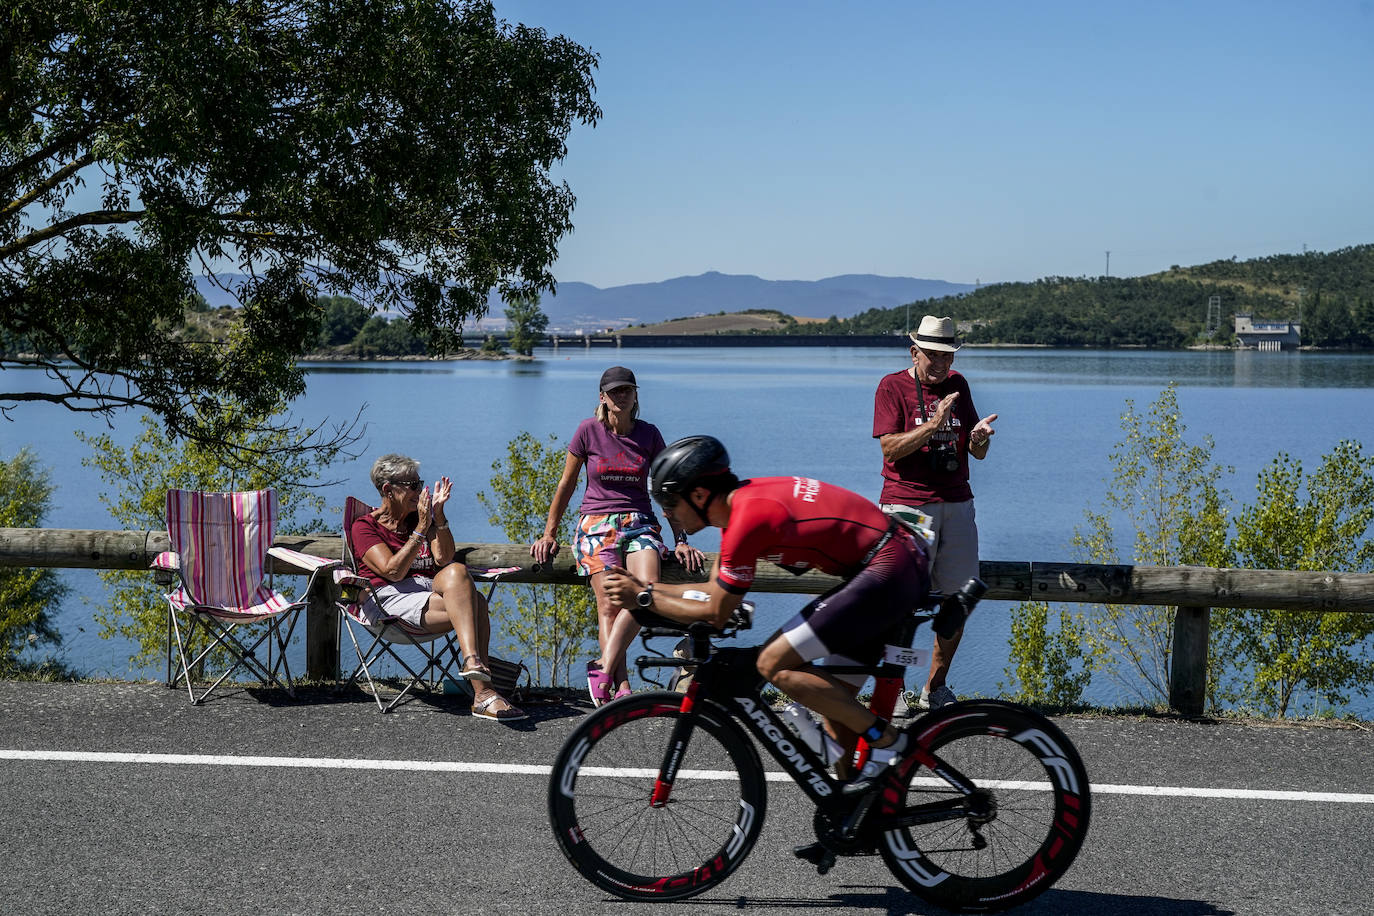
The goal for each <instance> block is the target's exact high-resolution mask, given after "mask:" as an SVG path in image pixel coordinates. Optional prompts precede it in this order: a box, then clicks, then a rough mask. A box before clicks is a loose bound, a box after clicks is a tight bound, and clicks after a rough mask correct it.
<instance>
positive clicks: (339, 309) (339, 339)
mask: <svg viewBox="0 0 1374 916" xmlns="http://www.w3.org/2000/svg"><path fill="white" fill-rule="evenodd" d="M316 305H318V306H319V307H320V308H321V309H323V311H324V314H323V316H322V317H321V319H320V339H319V345H320V346H321V347H340V346H343V345H345V344H350V343H352V342H353V339H354V338H355V337H357V336H358V332H359V331H361V330H362V329H363V325H365V324H367V317H368V315H367V309H365V308H363V306H362V305H361V304H360V303H359V302H358V301H357V300H356V299H350V298H349V297H348V296H321V297H320V298H319V299H317V300H316Z"/></svg>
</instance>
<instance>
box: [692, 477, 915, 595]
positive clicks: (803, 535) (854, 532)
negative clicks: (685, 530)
mask: <svg viewBox="0 0 1374 916" xmlns="http://www.w3.org/2000/svg"><path fill="white" fill-rule="evenodd" d="M888 524H889V521H888V517H887V516H886V515H884V514H883V513H882V510H881V509H879V508H878V507H877V506H875V505H874V504H873V503H871V502H870V501H868V500H867V499H864V498H863V497H862V496H860V495H859V494H858V493H855V492H853V491H851V490H846V489H844V488H843V487H837V486H835V485H834V484H829V483H822V482H821V481H819V480H815V479H814V478H811V477H755V478H753V479H750V480H746V481H745V482H744V485H743V486H741V487H740V488H739V489H737V490H735V491H734V493H733V494H732V496H731V499H730V524H729V525H728V526H726V528H725V530H724V531H722V532H721V535H720V573H719V574H718V575H717V577H716V581H717V582H719V583H720V586H721V588H723V589H725V590H726V591H729V592H734V593H735V594H742V593H743V592H746V591H748V590H749V586H751V585H752V584H753V583H754V571H755V568H756V567H757V565H758V561H759V560H767V561H769V562H770V563H776V564H777V565H779V566H781V567H782V568H783V569H786V570H788V571H789V572H793V573H796V574H797V575H800V574H802V573H804V572H806V571H807V570H808V569H811V568H813V567H814V568H815V569H819V570H820V571H821V572H827V573H830V574H831V575H834V576H846V577H848V576H852V575H854V573H855V572H857V571H858V570H859V569H860V568H861V566H862V564H863V560H864V557H865V556H866V555H867V554H868V551H869V550H871V549H872V548H873V545H874V544H876V543H878V539H879V538H880V537H882V536H883V532H885V531H887V527H888Z"/></svg>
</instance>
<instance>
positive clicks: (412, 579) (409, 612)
mask: <svg viewBox="0 0 1374 916" xmlns="http://www.w3.org/2000/svg"><path fill="white" fill-rule="evenodd" d="M372 594H373V595H375V596H376V597H377V601H378V602H380V603H381V605H382V608H381V611H380V612H379V611H378V610H377V605H376V604H375V603H373V602H372V601H364V602H363V613H364V614H366V615H367V617H368V619H369V620H374V621H375V620H376V618H377V617H379V616H380V615H381V614H383V613H384V614H386V615H387V616H388V617H399V618H401V619H402V620H404V621H405V622H406V623H409V624H412V625H414V626H417V627H418V626H422V625H423V623H424V616H425V609H426V608H428V607H429V598H430V596H431V595H433V594H434V580H433V579H430V578H428V577H426V576H408V577H407V578H404V579H401V580H400V581H399V582H391V583H388V584H386V585H383V586H380V587H378V588H374V589H373V590H372Z"/></svg>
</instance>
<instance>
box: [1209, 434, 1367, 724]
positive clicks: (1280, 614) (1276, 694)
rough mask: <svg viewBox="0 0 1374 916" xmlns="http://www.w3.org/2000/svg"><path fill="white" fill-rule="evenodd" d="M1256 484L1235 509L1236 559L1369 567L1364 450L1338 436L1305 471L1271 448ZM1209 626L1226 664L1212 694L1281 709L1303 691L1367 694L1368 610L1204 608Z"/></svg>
mask: <svg viewBox="0 0 1374 916" xmlns="http://www.w3.org/2000/svg"><path fill="white" fill-rule="evenodd" d="M1256 488H1257V490H1258V492H1259V497H1258V499H1257V500H1256V502H1255V503H1253V504H1251V505H1248V506H1246V507H1245V508H1243V509H1242V510H1241V511H1240V513H1239V514H1238V516H1237V517H1236V535H1235V540H1234V548H1235V553H1236V557H1237V561H1238V562H1239V563H1240V565H1242V566H1247V567H1253V568H1258V569H1310V570H1333V571H1346V572H1369V571H1371V570H1374V540H1371V539H1370V538H1369V536H1368V535H1369V527H1370V524H1371V522H1374V456H1366V455H1364V454H1363V453H1362V451H1361V447H1360V444H1359V443H1358V442H1353V441H1345V442H1341V443H1339V444H1338V445H1337V446H1336V448H1335V449H1334V450H1333V451H1332V452H1331V453H1330V454H1328V455H1325V456H1324V457H1323V458H1322V463H1321V467H1320V468H1319V469H1318V470H1317V472H1316V473H1315V474H1313V475H1312V476H1311V477H1305V475H1304V473H1303V467H1302V462H1300V461H1297V460H1295V459H1294V458H1292V457H1291V456H1289V455H1287V454H1280V455H1279V456H1278V457H1277V458H1275V459H1274V461H1273V463H1271V464H1270V465H1269V467H1267V468H1266V469H1265V470H1263V471H1261V472H1260V475H1259V481H1258V483H1257V487H1256ZM1304 491H1305V494H1306V495H1305V496H1304ZM1212 624H1213V631H1212V642H1213V646H1214V648H1215V651H1216V652H1217V653H1218V654H1219V655H1220V656H1221V657H1224V658H1226V659H1228V661H1229V662H1230V664H1231V665H1232V666H1233V667H1231V668H1229V669H1228V670H1227V671H1226V672H1225V674H1226V677H1225V678H1224V679H1223V680H1222V683H1221V684H1220V685H1219V686H1218V687H1217V688H1216V691H1217V696H1218V698H1219V699H1220V700H1221V701H1224V702H1235V703H1240V704H1242V705H1245V706H1249V707H1252V708H1257V709H1259V710H1261V711H1263V712H1264V713H1266V714H1269V715H1276V716H1284V715H1287V713H1288V712H1289V710H1290V709H1292V708H1293V706H1294V704H1295V702H1296V698H1297V697H1298V696H1299V695H1301V694H1303V693H1305V692H1310V693H1311V694H1312V695H1313V696H1314V697H1315V698H1316V699H1317V700H1318V701H1320V702H1325V703H1329V704H1333V705H1341V704H1344V703H1346V702H1347V701H1348V699H1349V694H1350V692H1351V691H1352V690H1353V691H1355V692H1357V693H1359V694H1360V695H1361V696H1368V694H1369V685H1370V683H1371V682H1374V658H1372V657H1371V653H1370V649H1371V646H1370V637H1371V635H1374V615H1370V614H1318V613H1309V612H1303V611H1254V610H1244V609H1230V610H1224V611H1222V610H1218V611H1214V612H1213V615H1212Z"/></svg>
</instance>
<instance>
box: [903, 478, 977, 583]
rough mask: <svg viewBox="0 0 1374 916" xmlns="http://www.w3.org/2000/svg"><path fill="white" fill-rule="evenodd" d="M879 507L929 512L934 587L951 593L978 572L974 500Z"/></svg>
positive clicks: (923, 513) (928, 521) (931, 569)
mask: <svg viewBox="0 0 1374 916" xmlns="http://www.w3.org/2000/svg"><path fill="white" fill-rule="evenodd" d="M878 508H880V509H882V510H883V511H884V512H887V513H889V514H891V513H892V512H894V511H895V510H898V509H906V508H914V509H916V510H918V511H919V512H920V513H921V514H922V515H924V516H926V518H927V521H926V522H925V525H926V527H928V528H929V529H930V530H931V531H932V532H933V533H934V535H935V540H934V541H933V542H932V543H931V544H930V545H929V547H928V548H927V550H928V553H929V554H930V585H931V588H932V589H934V590H935V591H937V592H940V593H941V594H944V595H952V594H954V593H955V592H957V591H958V590H959V589H961V588H963V587H964V583H965V582H967V581H968V580H969V579H972V578H974V577H976V576H977V575H978V524H977V521H976V519H975V517H974V512H973V500H971V499H969V500H965V501H964V502H961V503H922V504H921V505H919V506H913V507H907V506H898V505H892V504H885V505H881V506H879V507H878Z"/></svg>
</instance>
